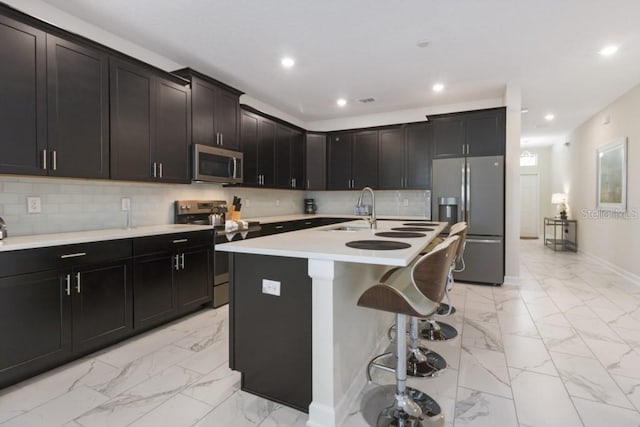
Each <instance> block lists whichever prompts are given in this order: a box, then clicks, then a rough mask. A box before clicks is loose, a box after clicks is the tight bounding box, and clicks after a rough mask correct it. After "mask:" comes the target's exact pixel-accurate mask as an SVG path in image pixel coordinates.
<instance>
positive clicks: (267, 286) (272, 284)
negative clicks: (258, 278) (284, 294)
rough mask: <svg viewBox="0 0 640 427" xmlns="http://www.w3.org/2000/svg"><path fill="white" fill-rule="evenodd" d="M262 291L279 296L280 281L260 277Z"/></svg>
mask: <svg viewBox="0 0 640 427" xmlns="http://www.w3.org/2000/svg"><path fill="white" fill-rule="evenodd" d="M262 293H263V294H268V295H274V296H276V297H279V296H280V282H276V281H275V280H268V279H262Z"/></svg>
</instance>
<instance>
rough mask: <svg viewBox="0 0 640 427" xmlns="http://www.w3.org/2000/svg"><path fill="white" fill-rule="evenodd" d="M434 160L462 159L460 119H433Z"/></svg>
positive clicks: (462, 128) (463, 135)
mask: <svg viewBox="0 0 640 427" xmlns="http://www.w3.org/2000/svg"><path fill="white" fill-rule="evenodd" d="M432 126H433V148H434V151H433V156H434V158H446V157H463V156H464V153H463V151H462V150H463V145H464V144H465V143H466V141H465V130H464V120H463V119H462V118H461V117H443V118H436V119H433V122H432Z"/></svg>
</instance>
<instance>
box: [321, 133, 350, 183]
mask: <svg viewBox="0 0 640 427" xmlns="http://www.w3.org/2000/svg"><path fill="white" fill-rule="evenodd" d="M352 156H353V135H352V134H351V133H350V132H338V133H332V134H330V135H329V148H328V160H329V165H328V178H327V186H328V190H350V189H352V188H353V184H352V179H353V172H352V164H351V163H352Z"/></svg>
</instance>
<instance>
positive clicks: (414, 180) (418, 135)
mask: <svg viewBox="0 0 640 427" xmlns="http://www.w3.org/2000/svg"><path fill="white" fill-rule="evenodd" d="M405 132H406V142H405V147H406V155H407V157H406V162H405V187H406V188H418V189H420V188H426V189H430V188H431V150H432V146H433V133H432V127H431V125H430V124H429V123H419V124H410V125H407V127H406V131H405Z"/></svg>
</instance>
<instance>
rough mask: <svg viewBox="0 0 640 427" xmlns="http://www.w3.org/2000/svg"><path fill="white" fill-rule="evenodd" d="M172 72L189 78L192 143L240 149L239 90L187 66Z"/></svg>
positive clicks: (240, 93)
mask: <svg viewBox="0 0 640 427" xmlns="http://www.w3.org/2000/svg"><path fill="white" fill-rule="evenodd" d="M174 74H177V75H179V76H182V77H184V78H186V79H189V80H190V81H191V92H192V95H191V96H192V111H191V113H192V126H193V130H192V132H193V138H192V141H193V143H194V144H203V145H209V146H217V147H219V148H226V149H229V150H238V149H240V126H239V121H240V102H239V99H240V95H242V92H240V91H238V90H236V89H234V88H232V87H230V86H227V85H225V84H224V83H221V82H219V81H217V80H214V79H212V78H210V77H208V76H206V75H204V74H201V73H199V72H197V71H195V70H192V69H190V68H184V69H182V70H177V71H175V72H174Z"/></svg>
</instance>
